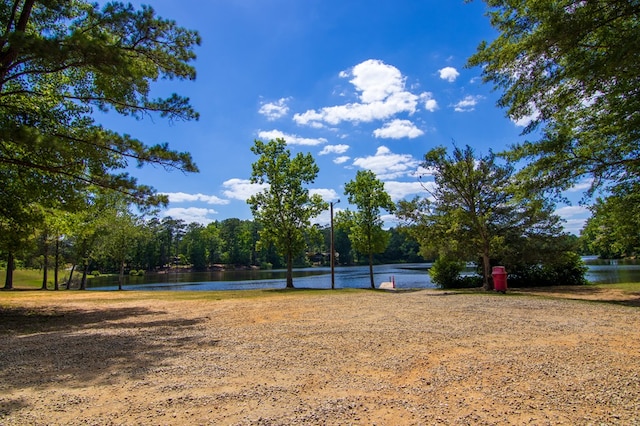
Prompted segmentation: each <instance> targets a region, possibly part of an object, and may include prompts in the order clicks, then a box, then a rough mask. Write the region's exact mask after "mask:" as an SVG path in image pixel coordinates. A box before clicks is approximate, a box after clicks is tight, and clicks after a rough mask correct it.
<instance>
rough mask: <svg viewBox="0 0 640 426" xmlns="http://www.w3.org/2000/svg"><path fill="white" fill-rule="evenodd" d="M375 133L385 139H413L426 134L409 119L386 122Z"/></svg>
mask: <svg viewBox="0 0 640 426" xmlns="http://www.w3.org/2000/svg"><path fill="white" fill-rule="evenodd" d="M373 135H374V136H375V137H376V138H385V139H401V138H410V139H413V138H417V137H418V136H422V135H424V132H423V131H422V130H420V129H418V128H417V127H416V125H415V124H413V123H412V122H411V121H409V120H393V121H390V122H388V123H385V125H384V126H383V127H382V128H381V129H376V130H374V131H373Z"/></svg>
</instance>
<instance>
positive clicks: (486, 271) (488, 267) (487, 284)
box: [482, 251, 493, 290]
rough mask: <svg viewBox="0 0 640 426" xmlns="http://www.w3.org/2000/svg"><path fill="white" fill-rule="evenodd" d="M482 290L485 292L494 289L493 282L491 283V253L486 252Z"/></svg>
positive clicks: (483, 256)
mask: <svg viewBox="0 0 640 426" xmlns="http://www.w3.org/2000/svg"><path fill="white" fill-rule="evenodd" d="M482 275H483V277H482V288H483V289H484V290H491V289H493V285H492V282H491V281H489V277H490V276H491V259H490V258H489V253H487V252H486V251H485V252H484V253H482Z"/></svg>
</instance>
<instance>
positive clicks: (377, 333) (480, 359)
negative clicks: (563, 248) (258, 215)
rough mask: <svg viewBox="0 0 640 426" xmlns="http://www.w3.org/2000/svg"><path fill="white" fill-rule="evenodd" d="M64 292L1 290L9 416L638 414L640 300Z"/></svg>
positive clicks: (456, 420)
mask: <svg viewBox="0 0 640 426" xmlns="http://www.w3.org/2000/svg"><path fill="white" fill-rule="evenodd" d="M50 293H51V292H48V293H47V294H46V297H42V293H40V292H23V293H21V294H16V293H11V295H10V297H8V296H7V293H1V294H0V424H2V425H63V424H64V425H86V424H89V425H112V424H113V425H140V424H145V425H146V424H148V425H176V424H189V425H209V424H210V425H236V424H239V425H290V424H327V425H338V424H364V425H374V424H375V425H402V424H424V425H433V424H453V425H488V424H517V425H520V424H532V425H547V424H549V425H551V424H553V425H555V424H566V425H575V424H594V425H595V424H598V425H600V424H624V425H640V295H637V294H636V295H629V294H628V293H623V292H616V291H613V290H612V291H600V290H594V289H591V290H589V289H585V290H575V289H573V290H567V289H554V290H551V291H550V290H535V289H532V290H523V291H517V292H510V293H508V294H507V295H498V294H455V293H442V292H435V291H427V290H424V291H416V292H381V291H375V292H374V291H362V292H351V291H333V292H332V291H316V292H304V293H300V292H294V293H286V292H283V293H278V292H271V293H269V294H268V295H265V296H262V297H252V298H241V299H240V298H239V299H223V300H215V298H211V299H210V300H197V297H196V299H192V300H190V297H188V296H181V299H180V300H178V299H176V298H175V294H174V296H172V297H173V299H170V298H169V297H168V296H166V295H162V294H161V293H156V294H149V293H136V292H110V293H97V292H84V293H83V292H61V293H59V295H58V294H56V295H54V296H52V295H50ZM576 299H588V300H591V301H583V300H576ZM593 300H599V301H600V302H593Z"/></svg>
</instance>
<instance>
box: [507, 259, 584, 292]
mask: <svg viewBox="0 0 640 426" xmlns="http://www.w3.org/2000/svg"><path fill="white" fill-rule="evenodd" d="M507 272H508V273H509V280H508V285H509V287H549V286H554V285H584V284H586V283H587V280H586V279H585V277H584V275H585V273H586V272H587V266H586V265H585V264H584V262H583V261H582V259H581V258H580V256H579V255H578V254H577V253H573V252H565V253H563V254H562V255H561V256H559V257H558V258H557V259H556V260H555V261H554V262H552V263H545V264H543V265H541V264H538V265H512V266H510V267H509V269H507Z"/></svg>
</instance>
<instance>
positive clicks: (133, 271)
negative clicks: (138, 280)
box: [129, 269, 138, 277]
mask: <svg viewBox="0 0 640 426" xmlns="http://www.w3.org/2000/svg"><path fill="white" fill-rule="evenodd" d="M129 275H131V276H132V277H135V276H136V275H138V271H136V270H135V269H132V270H130V271H129Z"/></svg>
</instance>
